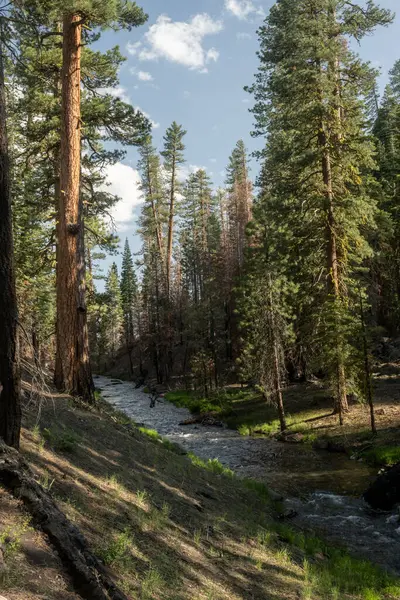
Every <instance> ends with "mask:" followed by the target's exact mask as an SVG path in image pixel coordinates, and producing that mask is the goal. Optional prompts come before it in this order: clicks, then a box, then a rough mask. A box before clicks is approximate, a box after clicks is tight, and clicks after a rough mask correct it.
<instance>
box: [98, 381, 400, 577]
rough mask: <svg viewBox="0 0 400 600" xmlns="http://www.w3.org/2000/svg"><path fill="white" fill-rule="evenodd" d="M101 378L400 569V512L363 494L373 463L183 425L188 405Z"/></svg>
mask: <svg viewBox="0 0 400 600" xmlns="http://www.w3.org/2000/svg"><path fill="white" fill-rule="evenodd" d="M95 384H96V387H97V388H98V389H100V390H101V393H102V396H103V398H104V400H106V401H107V402H109V403H110V404H111V405H112V406H114V407H115V408H117V409H118V410H121V411H123V412H124V413H125V414H126V415H127V416H128V417H130V418H132V419H133V420H134V421H135V422H136V423H138V424H141V425H143V426H145V427H148V428H151V429H155V430H156V431H157V432H158V433H159V434H160V435H162V436H163V437H166V438H167V439H169V440H170V441H171V442H174V443H176V444H179V445H180V446H181V447H182V448H183V449H184V450H185V451H186V452H193V453H194V454H196V455H197V456H199V457H200V458H202V459H204V460H208V459H214V458H216V459H218V460H219V461H220V462H221V463H222V464H223V465H224V466H225V467H228V468H230V469H231V470H232V471H234V472H235V473H236V474H237V475H238V476H239V477H247V478H253V479H257V480H260V481H263V482H264V483H266V485H267V486H268V487H270V488H271V489H273V490H275V491H277V492H279V493H280V494H282V495H283V496H284V497H285V498H286V500H285V501H284V506H285V512H287V513H291V514H293V515H294V514H295V515H296V516H294V517H292V518H291V519H290V522H292V523H293V524H297V525H299V526H301V527H302V528H305V529H310V530H312V531H317V532H318V533H320V534H322V535H323V536H324V537H325V538H326V539H328V540H331V541H333V542H335V543H338V544H341V545H344V546H346V547H347V548H348V549H349V551H350V552H352V553H353V554H355V555H356V556H358V557H364V558H367V559H369V560H371V561H373V562H375V563H377V564H379V565H381V566H383V567H384V568H386V569H388V570H390V571H392V572H394V573H396V574H397V575H400V512H399V511H393V512H391V513H381V512H376V511H373V510H372V509H370V508H369V507H368V505H367V504H366V503H365V502H364V501H363V499H362V498H361V493H362V492H363V491H364V490H365V489H366V488H367V487H368V485H369V483H370V482H371V481H372V480H373V478H374V476H376V470H375V471H374V470H372V469H371V468H369V467H368V466H367V465H366V464H365V463H363V462H359V461H355V460H349V458H348V457H347V456H346V455H345V454H339V453H338V454H336V453H331V452H326V451H323V450H312V449H311V448H309V447H308V446H307V445H303V444H288V443H283V442H278V441H275V440H272V439H268V438H265V437H245V436H241V435H240V434H239V433H238V432H237V431H234V430H230V429H228V428H225V427H211V426H203V425H200V424H198V425H197V424H193V425H181V424H180V423H182V422H183V421H185V420H187V419H190V418H191V416H192V415H191V414H190V412H189V411H188V410H187V409H186V408H178V407H176V406H174V405H173V404H171V403H170V402H168V401H167V400H165V399H162V400H161V401H157V402H156V405H155V407H153V408H150V396H149V395H148V394H145V393H144V392H143V389H135V386H134V384H133V383H132V382H122V381H119V380H114V379H109V378H107V377H103V376H96V377H95Z"/></svg>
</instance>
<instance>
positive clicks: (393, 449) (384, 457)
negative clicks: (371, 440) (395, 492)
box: [361, 446, 400, 467]
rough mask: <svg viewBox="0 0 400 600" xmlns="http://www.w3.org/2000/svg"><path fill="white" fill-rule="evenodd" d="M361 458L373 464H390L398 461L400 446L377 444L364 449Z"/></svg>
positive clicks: (399, 460) (399, 458) (399, 459)
mask: <svg viewBox="0 0 400 600" xmlns="http://www.w3.org/2000/svg"><path fill="white" fill-rule="evenodd" d="M361 456H362V458H363V459H364V460H365V461H366V462H367V463H369V464H371V465H373V466H389V467H390V466H392V465H395V464H396V463H398V462H400V446H380V447H379V446H377V447H375V448H370V449H368V450H365V451H364V452H363V453H362V454H361Z"/></svg>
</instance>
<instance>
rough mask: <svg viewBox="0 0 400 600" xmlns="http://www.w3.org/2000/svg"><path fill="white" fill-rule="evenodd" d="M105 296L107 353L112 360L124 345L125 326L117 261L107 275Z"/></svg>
mask: <svg viewBox="0 0 400 600" xmlns="http://www.w3.org/2000/svg"><path fill="white" fill-rule="evenodd" d="M105 298H106V305H107V313H106V314H105V315H104V319H105V326H106V332H105V335H106V339H107V343H106V348H107V355H108V357H109V358H111V359H112V360H115V358H116V356H117V352H118V350H120V348H121V345H122V335H123V327H124V323H123V317H124V314H123V307H122V294H121V287H120V282H119V277H118V267H117V265H116V264H115V263H113V264H112V265H111V267H110V270H109V272H108V275H107V279H106V294H105Z"/></svg>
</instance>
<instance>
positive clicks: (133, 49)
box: [126, 42, 142, 56]
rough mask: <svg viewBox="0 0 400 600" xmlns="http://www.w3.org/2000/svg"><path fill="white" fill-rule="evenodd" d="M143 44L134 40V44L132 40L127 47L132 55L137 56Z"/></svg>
mask: <svg viewBox="0 0 400 600" xmlns="http://www.w3.org/2000/svg"><path fill="white" fill-rule="evenodd" d="M141 45H142V42H134V43H133V44H131V42H128V43H127V45H126V49H127V51H128V52H129V54H131V55H132V56H135V55H136V54H137V53H138V51H139V48H140V46H141Z"/></svg>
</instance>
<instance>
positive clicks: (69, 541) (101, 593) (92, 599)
mask: <svg viewBox="0 0 400 600" xmlns="http://www.w3.org/2000/svg"><path fill="white" fill-rule="evenodd" d="M0 483H1V484H2V485H3V486H4V487H5V488H7V489H8V490H9V491H10V492H11V493H12V494H13V495H14V496H15V497H16V498H19V499H20V500H22V502H23V503H24V505H25V506H26V508H27V509H28V511H29V512H30V514H31V515H32V518H33V521H34V523H35V525H36V526H38V527H40V529H41V530H42V531H43V532H44V533H45V534H46V535H47V536H48V538H49V540H50V542H51V543H52V544H53V546H54V547H55V549H56V550H57V552H58V554H59V556H60V558H61V560H62V561H63V563H64V565H65V567H66V569H67V570H68V572H69V574H70V575H71V577H72V582H73V585H74V587H75V589H76V591H77V592H78V593H79V594H80V595H81V596H82V598H85V599H87V600H129V599H128V597H127V596H126V595H125V594H124V593H123V592H121V591H120V590H119V589H118V587H117V586H116V585H115V583H114V582H113V581H112V579H111V578H110V576H109V575H108V573H107V570H106V568H105V566H104V565H103V564H102V563H101V562H100V561H99V559H98V558H96V556H95V555H94V554H93V553H92V552H91V551H90V549H89V544H88V542H87V540H86V539H85V537H84V536H83V535H82V533H81V532H80V531H79V529H78V528H77V527H75V525H73V524H72V523H71V522H70V521H69V520H68V519H67V518H66V516H65V515H64V513H62V512H61V511H60V509H59V508H58V507H57V505H56V504H55V502H54V500H53V499H52V498H51V497H50V495H49V494H48V493H47V492H46V491H45V490H44V489H43V488H42V487H41V486H40V485H39V484H38V483H37V482H36V481H35V480H34V478H33V474H32V471H31V470H30V468H29V466H28V465H27V463H26V462H25V461H24V459H23V457H22V456H21V454H19V453H18V452H17V451H16V450H14V449H12V448H9V447H8V446H5V445H4V443H3V442H1V441H0Z"/></svg>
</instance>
